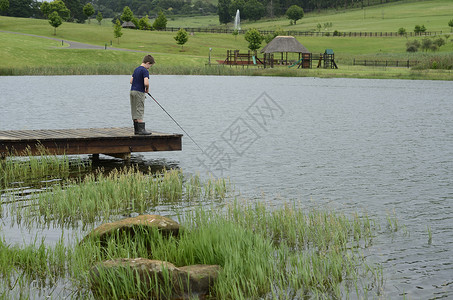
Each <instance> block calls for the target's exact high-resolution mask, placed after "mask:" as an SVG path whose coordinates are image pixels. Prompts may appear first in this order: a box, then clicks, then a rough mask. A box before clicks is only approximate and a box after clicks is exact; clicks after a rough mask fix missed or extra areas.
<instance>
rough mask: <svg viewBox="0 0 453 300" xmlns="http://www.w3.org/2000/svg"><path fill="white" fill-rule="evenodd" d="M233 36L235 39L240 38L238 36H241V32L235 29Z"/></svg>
mask: <svg viewBox="0 0 453 300" xmlns="http://www.w3.org/2000/svg"><path fill="white" fill-rule="evenodd" d="M232 34H233V36H234V39H236V38H237V37H238V34H239V30H237V29H235V30H233V33H232Z"/></svg>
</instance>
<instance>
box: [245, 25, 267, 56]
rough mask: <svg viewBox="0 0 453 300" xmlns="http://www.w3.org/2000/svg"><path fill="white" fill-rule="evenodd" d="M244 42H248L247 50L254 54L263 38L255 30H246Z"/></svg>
mask: <svg viewBox="0 0 453 300" xmlns="http://www.w3.org/2000/svg"><path fill="white" fill-rule="evenodd" d="M244 38H245V40H246V41H247V42H249V45H248V48H249V49H250V50H252V51H254V52H255V53H256V50H258V49H259V48H260V47H261V42H262V41H263V40H264V37H263V36H262V35H261V33H259V31H258V30H257V29H255V28H252V29H250V30H247V32H246V33H245V36H244Z"/></svg>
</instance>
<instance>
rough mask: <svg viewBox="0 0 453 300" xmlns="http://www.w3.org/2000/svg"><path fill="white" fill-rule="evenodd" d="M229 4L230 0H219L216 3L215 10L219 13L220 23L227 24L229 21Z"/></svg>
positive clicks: (230, 18)
mask: <svg viewBox="0 0 453 300" xmlns="http://www.w3.org/2000/svg"><path fill="white" fill-rule="evenodd" d="M230 5H231V0H219V3H218V5H217V11H218V14H219V22H220V24H227V23H229V22H231V20H232V19H233V17H232V16H231V14H230Z"/></svg>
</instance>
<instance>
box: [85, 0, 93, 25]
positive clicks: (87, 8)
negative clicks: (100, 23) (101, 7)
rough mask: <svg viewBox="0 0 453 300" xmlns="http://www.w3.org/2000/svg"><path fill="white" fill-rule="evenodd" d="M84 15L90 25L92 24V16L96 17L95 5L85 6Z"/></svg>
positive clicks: (88, 4)
mask: <svg viewBox="0 0 453 300" xmlns="http://www.w3.org/2000/svg"><path fill="white" fill-rule="evenodd" d="M83 14H84V15H85V16H87V18H88V23H90V22H91V20H90V17H91V16H92V15H94V7H93V4H91V3H87V4H85V6H84V7H83Z"/></svg>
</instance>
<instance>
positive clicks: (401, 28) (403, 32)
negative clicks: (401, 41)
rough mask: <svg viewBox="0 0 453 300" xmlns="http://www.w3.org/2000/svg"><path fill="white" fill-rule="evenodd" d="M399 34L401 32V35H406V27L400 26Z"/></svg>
mask: <svg viewBox="0 0 453 300" xmlns="http://www.w3.org/2000/svg"><path fill="white" fill-rule="evenodd" d="M398 34H399V35H406V28H404V27H400V28H399V29H398Z"/></svg>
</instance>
